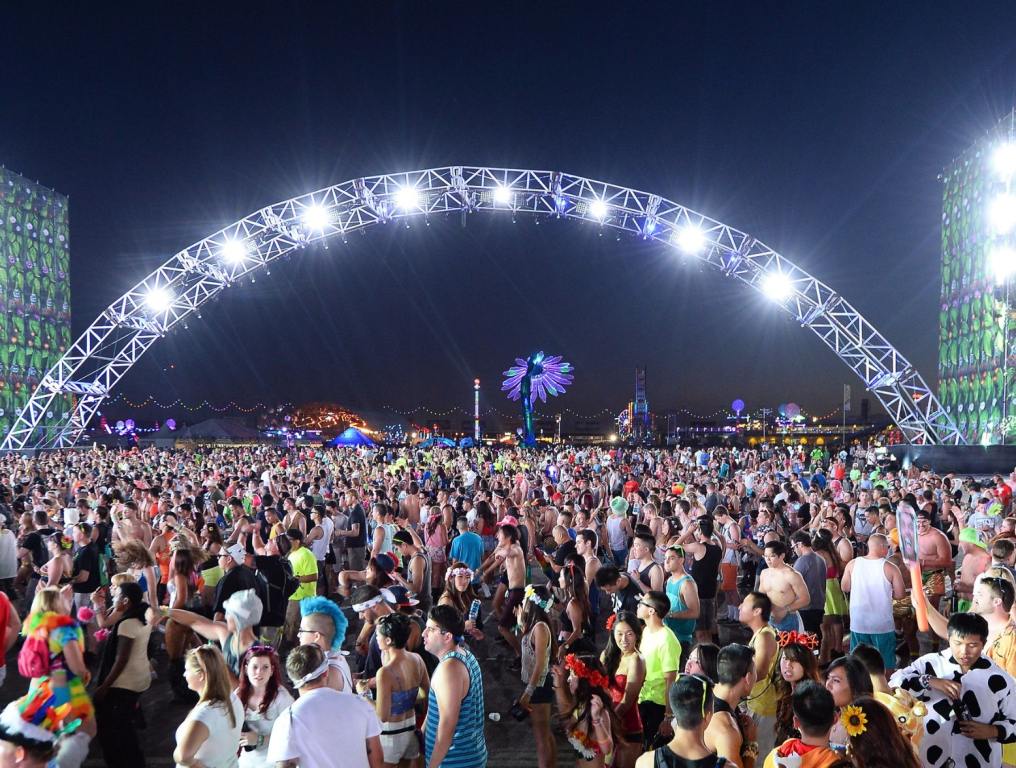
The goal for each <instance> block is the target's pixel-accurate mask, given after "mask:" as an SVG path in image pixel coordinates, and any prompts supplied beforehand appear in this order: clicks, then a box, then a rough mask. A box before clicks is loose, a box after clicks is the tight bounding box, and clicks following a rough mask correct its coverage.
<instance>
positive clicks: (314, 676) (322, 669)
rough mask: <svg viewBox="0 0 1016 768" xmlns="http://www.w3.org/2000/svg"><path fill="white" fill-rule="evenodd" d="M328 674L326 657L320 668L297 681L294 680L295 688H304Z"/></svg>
mask: <svg viewBox="0 0 1016 768" xmlns="http://www.w3.org/2000/svg"><path fill="white" fill-rule="evenodd" d="M327 672H328V657H327V656H325V659H324V661H322V662H321V664H320V666H318V668H317V669H315V670H313V671H311V672H308V673H307V674H306V675H304V676H303V677H299V678H297V679H296V680H293V687H294V688H303V687H304V686H305V685H307V683H309V682H311V681H312V680H317V679H318V678H319V677H321V676H322V675H324V674H326V673H327ZM290 679H292V678H290Z"/></svg>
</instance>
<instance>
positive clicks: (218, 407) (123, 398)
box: [108, 392, 843, 421]
mask: <svg viewBox="0 0 1016 768" xmlns="http://www.w3.org/2000/svg"><path fill="white" fill-rule="evenodd" d="M108 402H109V403H110V404H116V403H123V404H124V405H127V406H129V407H131V408H148V407H155V408H161V409H163V410H171V409H179V410H184V411H189V412H191V413H194V412H197V411H204V410H207V411H213V412H215V413H226V412H233V413H243V414H251V413H258V412H266V411H279V409H281V410H282V411H289V410H293V409H294V408H296V406H295V405H294V404H293V403H291V402H285V403H265V402H261V401H259V402H256V403H252V404H251V405H242V404H240V403H238V402H236V401H235V400H230V401H229V402H226V403H220V404H216V403H212V402H210V401H208V400H202V401H201V402H200V403H186V402H184V401H183V399H182V398H177V399H176V400H173V401H172V402H169V403H164V402H162V401H161V400H159V399H158V398H157V397H156V396H155V395H146V396H145V397H144V398H143V399H142V400H140V401H135V400H132V399H131V398H130V397H128V396H127V395H125V394H124V393H122V392H119V393H117V394H116V395H113V396H112V397H110V398H109V400H108ZM379 410H382V411H385V412H388V413H394V414H398V415H401V416H415V415H425V416H428V417H431V418H447V417H449V416H452V415H455V414H458V415H461V416H463V417H468V416H472V415H473V414H472V411H471V410H470V409H468V408H465V407H463V406H455V407H452V408H445V409H441V408H433V407H431V406H427V405H417V406H415V407H412V408H400V407H396V406H394V405H391V404H387V403H386V404H384V405H382V406H380V409H379ZM771 410H773V409H771ZM842 410H843V406H842V405H838V406H836V407H835V408H833V409H832V410H830V411H829V412H827V413H824V414H821V415H817V414H814V413H811V412H809V411H808V410H807V409H804V408H802V409H801V414H802V415H803V416H807V417H808V418H815V419H818V420H819V421H824V420H825V419H829V418H832V417H833V416H836V415H837V414H839V413H841V412H842ZM480 413H481V414H482V415H483V416H487V417H490V416H498V417H500V418H502V419H514V418H515V417H517V416H518V414H517V413H515V412H514V411H512V412H508V411H503V410H501V409H500V408H496V407H494V406H488V407H487V408H484V409H482V410H481V411H480ZM558 413H561V414H566V415H568V416H571V417H573V418H576V419H599V418H603V417H604V416H612V417H613V416H616V412H615V410H614V409H612V408H601V409H600V410H599V411H595V412H591V413H580V412H579V411H576V410H574V409H573V408H562V409H561V410H560V411H559V412H555V413H544V412H541V411H536V412H535V415H536V417H537V418H540V419H550V418H556V417H557V416H558ZM675 413H678V414H680V415H683V416H688V417H690V418H692V419H698V420H701V421H707V420H710V419H716V418H723V417H727V416H729V415H730V413H731V412H730V409H729V408H718V409H717V410H715V411H713V412H712V413H696V412H695V411H693V410H691V409H689V408H678V409H675ZM755 413H756V416H755V418H760V417H761V416H762V412H761V410H756V411H755ZM746 417H748V416H746Z"/></svg>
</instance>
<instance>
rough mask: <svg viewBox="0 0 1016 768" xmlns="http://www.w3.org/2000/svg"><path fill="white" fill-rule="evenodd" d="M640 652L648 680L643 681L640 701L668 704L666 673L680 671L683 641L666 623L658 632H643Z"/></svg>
mask: <svg viewBox="0 0 1016 768" xmlns="http://www.w3.org/2000/svg"><path fill="white" fill-rule="evenodd" d="M639 653H641V654H642V657H643V658H644V659H645V660H646V681H645V682H644V683H642V691H641V692H640V693H639V703H642V702H643V701H651V702H654V703H656V704H662V705H663V706H667V690H666V688H667V680H666V678H665V675H666V674H667V673H668V672H677V671H679V666H680V663H681V643H679V642H678V640H677V637H676V636H675V635H674V633H673V632H671V631H670V628H669V627H667V626H666V625H664V627H663V629H662V630H660V631H658V632H643V634H642V643H641V644H640V645H639Z"/></svg>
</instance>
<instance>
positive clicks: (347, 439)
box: [327, 427, 374, 448]
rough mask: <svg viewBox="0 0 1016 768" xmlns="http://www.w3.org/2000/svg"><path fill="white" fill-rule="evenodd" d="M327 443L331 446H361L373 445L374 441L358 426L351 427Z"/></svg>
mask: <svg viewBox="0 0 1016 768" xmlns="http://www.w3.org/2000/svg"><path fill="white" fill-rule="evenodd" d="M327 445H328V446H329V447H331V448H335V447H337V446H348V447H354V448H358V447H360V446H364V445H366V446H372V445H374V441H373V440H371V439H370V438H369V437H367V436H366V435H365V434H363V432H361V431H360V430H358V429H357V428H356V427H350V428H349V429H347V430H346V431H345V432H343V433H342V434H341V435H339V436H338V437H336V438H335V439H334V440H329V441H328V443H327Z"/></svg>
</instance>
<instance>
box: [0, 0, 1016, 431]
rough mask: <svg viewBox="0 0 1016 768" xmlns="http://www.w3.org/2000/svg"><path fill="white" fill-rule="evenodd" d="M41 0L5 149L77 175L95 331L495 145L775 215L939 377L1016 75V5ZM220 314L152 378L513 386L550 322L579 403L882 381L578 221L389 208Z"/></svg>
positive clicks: (282, 267)
mask: <svg viewBox="0 0 1016 768" xmlns="http://www.w3.org/2000/svg"><path fill="white" fill-rule="evenodd" d="M20 5H21V6H22V8H21V10H12V9H11V8H10V7H7V8H5V10H4V13H3V18H2V19H0V64H2V70H0V82H2V84H3V87H2V96H0V162H2V163H4V164H6V165H7V166H8V167H9V168H12V169H14V170H16V171H18V172H20V173H22V174H24V175H25V176H27V177H30V178H31V179H33V180H34V179H38V180H39V181H41V182H42V183H43V184H45V185H47V186H50V187H53V188H55V189H57V190H58V191H60V192H63V193H65V194H68V195H69V196H70V200H71V203H70V205H71V208H70V210H71V277H72V297H73V313H74V334H75V335H77V334H78V333H80V332H81V331H82V330H84V328H85V327H86V326H87V325H88V324H89V323H90V322H91V321H92V319H93V318H94V317H95V316H96V315H97V314H98V313H99V312H100V311H101V310H102V309H103V308H104V307H105V306H106V305H107V304H109V303H110V302H111V301H112V300H114V299H115V298H116V297H118V296H119V295H120V294H122V293H123V292H124V291H125V290H127V289H128V288H129V287H130V286H131V285H132V284H133V283H135V282H136V281H138V280H140V279H141V278H143V277H144V276H145V275H146V274H147V273H148V272H149V271H150V270H151V269H153V268H155V267H156V266H157V265H158V264H159V263H161V262H162V261H164V260H165V259H166V258H168V257H169V256H170V255H172V254H173V253H175V252H176V251H178V250H180V249H181V248H183V247H185V246H187V245H189V244H191V243H193V242H195V241H197V240H200V239H201V238H203V237H204V236H206V235H209V234H211V233H212V232H214V231H216V230H218V229H219V228H220V227H222V226H224V225H226V224H228V223H230V222H232V221H234V220H236V219H238V218H240V217H242V216H243V215H245V214H247V213H249V212H251V211H253V210H255V209H257V208H260V207H262V206H264V205H266V204H268V203H271V202H275V201H279V200H283V199H286V198H289V197H292V196H296V195H299V194H302V193H305V192H309V191H311V190H314V189H318V188H320V187H324V186H327V185H329V184H333V183H338V182H342V181H345V180H347V179H350V178H353V177H358V176H365V175H372V174H377V173H385V172H395V171H403V170H414V169H419V168H427V167H434V166H442V165H457V164H465V165H470V164H477V165H490V166H507V167H515V168H535V169H560V170H564V171H567V172H569V173H575V174H579V175H583V176H588V177H590V178H594V179H601V180H605V181H610V182H613V183H616V184H620V185H624V186H630V187H634V188H636V189H641V190H645V191H648V192H654V193H657V194H660V195H662V196H663V197H667V198H670V199H672V200H675V201H677V202H680V203H683V204H685V205H688V206H690V207H692V208H694V209H696V210H699V211H701V212H703V213H706V214H707V215H709V216H712V217H713V218H716V219H718V220H720V221H723V222H725V223H727V224H730V225H732V226H735V227H737V228H739V229H741V230H743V231H746V232H749V233H751V234H752V235H754V236H755V237H757V238H759V239H760V240H762V241H764V242H766V243H767V244H768V245H769V246H771V247H772V248H774V249H775V250H777V251H779V252H781V253H782V254H784V255H786V256H787V257H788V258H790V259H791V260H793V261H795V262H796V263H797V264H799V265H801V266H802V267H803V268H805V269H806V270H808V271H810V272H811V273H812V274H813V275H815V276H816V277H818V278H820V279H822V280H824V281H825V282H826V283H828V284H830V285H831V286H832V287H833V288H834V289H836V290H838V291H839V292H840V293H841V294H843V295H844V296H845V297H846V298H847V299H848V300H849V301H850V302H851V303H853V304H854V306H856V307H857V308H858V309H859V310H860V311H861V312H862V313H863V314H864V315H865V316H866V317H867V318H868V319H869V320H870V321H871V322H872V323H874V324H875V326H876V327H877V328H879V329H880V330H881V331H882V332H883V333H884V334H885V335H886V336H887V338H888V339H889V340H890V342H892V343H893V344H894V345H895V346H896V347H897V348H899V349H900V350H901V351H902V352H903V354H904V355H906V356H907V357H909V359H910V360H911V361H912V362H913V363H915V364H916V365H917V366H918V368H919V369H920V370H921V371H922V373H923V374H924V376H925V378H926V379H927V380H929V382H934V380H935V379H936V366H937V340H936V335H937V312H938V306H937V304H938V294H939V289H940V285H939V280H940V276H939V260H940V216H941V191H942V190H941V185H940V183H939V181H938V180H937V178H936V177H937V176H938V174H939V173H940V171H941V170H942V169H943V167H944V166H945V165H946V164H947V163H948V162H949V161H950V160H951V159H952V158H953V157H955V156H956V155H957V154H959V153H960V152H961V151H962V150H963V149H964V148H966V147H967V146H968V145H969V144H971V143H972V142H973V141H974V140H976V139H977V138H979V137H980V136H982V135H983V134H984V133H985V132H986V131H987V130H988V129H989V128H991V127H992V126H993V125H994V123H995V122H996V121H997V120H998V119H999V118H1000V117H1001V116H1002V115H1003V114H1006V113H1008V112H1009V110H1010V109H1012V107H1013V105H1014V103H1016V35H1013V29H1016V6H1014V5H1013V4H1012V3H969V2H968V3H962V4H960V3H939V2H934V3H922V4H916V3H895V4H875V3H872V4H863V3H846V2H841V3H747V2H744V3H735V2H726V3H722V2H712V3H688V2H681V3H632V4H628V3H615V4H598V3H592V4H590V3H566V2H542V3H475V2H474V3H463V4H458V3H456V4H452V3H439V2H402V3H389V2H377V1H376V0H372V1H371V2H366V3H349V2H345V3H324V2H320V3H306V4H301V3H276V4H271V5H268V4H266V5H259V4H252V3H245V4H242V5H239V4H238V5H235V6H232V7H231V8H230V7H227V5H228V4H225V3H202V4H197V3H193V4H186V3H175V4H168V3H167V4H141V5H135V6H131V7H128V6H124V5H117V4H111V5H115V7H117V8H118V11H117V12H116V13H107V12H106V11H105V10H104V8H105V7H107V6H106V4H103V3H75V4H71V3H64V4H58V5H56V6H54V5H53V4H44V3H32V4H30V3H22V4H20ZM143 6H150V7H152V8H163V9H165V12H161V13H160V12H157V11H156V10H150V9H149V8H148V7H143ZM883 6H891V7H883ZM170 9H172V10H170ZM203 316H204V319H203V320H202V321H200V322H192V323H191V324H190V331H189V332H184V331H182V330H181V331H180V332H178V333H176V334H174V335H173V336H171V337H170V338H167V339H166V340H164V341H162V342H161V343H159V344H156V345H155V346H154V347H153V348H152V350H151V351H150V352H149V353H148V355H147V356H146V358H145V359H144V360H143V361H142V362H141V363H139V364H138V365H137V366H135V368H134V369H133V370H132V371H131V372H130V373H129V374H128V375H127V376H126V377H125V378H124V379H123V381H122V384H121V389H122V390H123V392H124V393H126V394H127V395H129V396H130V397H132V398H135V399H140V398H141V397H143V396H144V395H147V394H155V395H157V396H160V397H162V398H164V399H166V400H172V399H173V398H176V397H182V398H184V399H185V400H187V401H199V400H202V399H204V398H208V399H209V400H211V401H213V402H224V401H227V400H230V399H236V400H239V401H241V402H245V403H251V402H254V401H257V400H265V401H280V400H292V401H295V402H301V401H306V400H312V399H329V400H334V401H337V402H341V403H344V404H346V405H348V406H351V407H353V408H369V409H380V408H382V407H384V406H385V405H395V406H399V407H410V406H416V405H420V404H425V405H429V406H433V407H443V408H447V407H450V406H455V405H463V406H467V407H468V406H470V405H471V400H472V391H471V389H472V379H473V377H474V376H479V377H480V378H481V379H482V380H483V381H484V383H485V385H486V387H487V389H486V393H487V395H486V396H487V397H488V399H489V402H490V403H491V404H494V405H496V406H498V407H501V408H504V409H505V410H508V409H509V406H508V405H507V403H506V401H505V400H504V399H503V396H502V395H501V394H500V393H498V392H497V385H498V384H499V382H500V379H501V371H503V370H504V369H505V368H507V367H508V365H509V364H510V363H511V361H512V360H513V359H514V358H515V357H516V356H523V357H524V356H525V355H526V354H528V353H529V352H531V351H534V350H536V349H545V350H546V351H547V352H548V353H549V354H563V355H564V356H565V358H566V359H567V360H569V361H571V362H572V363H573V364H574V366H575V369H576V373H575V384H574V385H573V387H572V388H571V390H570V391H569V392H568V393H567V394H566V395H565V396H564V398H562V399H560V402H559V403H557V405H558V406H560V407H568V408H571V409H574V410H576V411H579V412H594V411H599V410H600V409H602V408H610V409H611V410H613V411H615V412H616V411H618V410H620V409H621V408H622V407H623V405H624V404H625V403H626V402H627V400H628V399H630V397H631V391H632V382H633V369H634V367H635V366H636V365H644V366H646V367H647V368H648V391H649V401H650V406H651V407H652V408H653V409H654V410H662V409H664V408H669V407H678V408H682V407H684V408H690V409H692V410H696V411H699V412H709V411H712V410H715V409H716V408H719V407H722V406H725V405H726V404H728V403H729V402H730V401H731V400H732V399H734V398H735V397H741V398H743V399H744V400H745V401H747V403H748V406H749V408H754V407H758V406H760V405H767V406H774V405H775V404H777V403H780V402H786V401H796V402H798V403H800V404H802V405H803V406H804V407H805V408H806V409H809V410H811V411H812V412H814V413H824V412H825V411H828V410H830V409H831V408H833V407H835V405H836V404H837V403H838V397H839V393H840V386H841V385H842V384H843V383H851V384H853V385H854V387H855V392H858V391H859V390H860V389H861V387H860V381H859V380H855V379H853V378H852V377H853V374H851V373H850V371H849V370H848V369H847V367H846V366H845V365H843V364H842V363H841V362H839V361H838V360H837V359H836V358H835V356H834V355H833V354H832V353H830V352H829V351H827V350H826V348H825V347H824V346H823V345H822V344H821V342H819V341H818V339H817V338H816V337H814V336H813V335H812V334H811V333H809V332H808V331H805V330H803V329H801V328H800V327H799V326H798V325H796V324H795V323H794V322H792V321H791V320H790V319H789V317H788V316H787V315H785V314H784V313H781V312H778V311H774V309H773V307H772V306H771V305H769V304H768V303H767V302H766V301H765V300H764V299H763V298H762V297H761V296H759V295H757V294H755V293H754V292H753V291H751V290H750V289H748V288H747V287H745V286H743V285H742V284H740V283H736V282H734V281H731V280H728V279H725V278H724V277H722V276H721V275H720V274H718V273H714V272H712V271H701V270H700V269H699V268H698V267H697V266H695V265H694V263H693V262H692V263H688V262H687V261H686V260H682V259H681V258H680V257H678V256H677V255H676V254H675V252H674V251H673V250H671V249H667V248H663V247H660V246H653V245H646V244H645V243H642V242H636V241H634V240H630V239H628V238H626V237H623V236H622V238H621V239H620V240H616V239H615V237H614V236H613V235H612V234H611V235H609V236H602V237H601V236H600V232H599V231H598V229H597V228H596V227H592V226H590V225H586V224H582V223H578V222H565V221H546V222H543V223H541V224H540V225H539V226H537V225H535V224H534V222H533V220H532V219H531V218H526V217H521V218H519V221H518V223H517V224H512V223H511V221H510V220H509V219H508V218H507V217H493V216H489V215H482V216H473V217H470V219H469V221H468V224H467V226H466V227H465V228H463V227H462V226H461V224H460V221H459V217H457V216H455V217H451V218H449V219H447V220H445V219H444V218H438V219H436V220H434V221H433V225H432V226H431V227H429V228H428V227H424V226H422V220H418V221H417V223H416V224H415V225H414V226H413V227H411V228H410V229H405V228H404V227H400V226H389V227H384V228H373V229H370V230H368V232H367V234H366V235H365V236H363V237H361V236H359V235H358V236H356V237H353V238H351V239H350V241H349V246H348V247H334V246H333V247H331V248H330V249H328V250H324V249H311V250H308V251H305V252H302V253H300V254H298V255H297V256H296V257H295V258H293V259H292V260H291V261H290V262H288V263H285V264H281V263H280V264H277V265H275V266H273V268H272V274H271V276H270V277H266V276H259V277H258V278H257V282H256V283H255V284H253V285H249V284H248V285H245V286H243V287H239V288H235V289H231V290H230V291H228V292H227V293H226V295H225V296H223V297H222V298H221V299H220V300H219V301H218V302H216V303H215V304H214V305H210V306H208V307H206V308H205V311H204V312H203ZM170 365H172V366H174V367H173V368H170V367H169V366H170Z"/></svg>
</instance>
